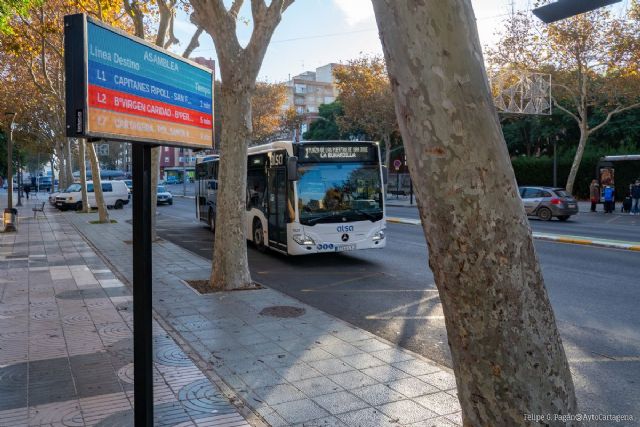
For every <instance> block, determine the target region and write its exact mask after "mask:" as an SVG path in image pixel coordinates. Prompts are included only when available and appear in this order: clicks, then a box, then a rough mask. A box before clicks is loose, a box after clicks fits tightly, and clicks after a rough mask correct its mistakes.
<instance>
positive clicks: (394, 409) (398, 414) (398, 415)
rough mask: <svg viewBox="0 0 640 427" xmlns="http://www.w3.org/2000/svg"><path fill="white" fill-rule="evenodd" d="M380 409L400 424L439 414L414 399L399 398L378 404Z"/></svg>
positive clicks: (422, 419)
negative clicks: (395, 400)
mask: <svg viewBox="0 0 640 427" xmlns="http://www.w3.org/2000/svg"><path fill="white" fill-rule="evenodd" d="M378 408H379V409H380V411H382V412H383V413H384V414H385V415H387V416H388V417H389V418H391V419H392V420H396V422H398V423H400V424H411V423H416V422H418V421H424V420H427V419H430V418H435V417H437V416H438V414H436V413H435V412H433V411H430V410H428V409H426V408H424V407H422V406H420V405H418V404H417V403H416V402H414V401H412V400H399V401H397V402H391V403H387V404H384V405H380V406H378Z"/></svg>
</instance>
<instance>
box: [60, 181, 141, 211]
mask: <svg viewBox="0 0 640 427" xmlns="http://www.w3.org/2000/svg"><path fill="white" fill-rule="evenodd" d="M102 194H103V195H104V202H105V203H106V205H107V207H108V208H109V207H113V208H114V209H122V208H123V206H124V205H126V204H128V203H129V198H130V193H129V188H127V184H125V182H124V181H104V182H102ZM87 195H88V198H89V205H91V206H95V205H96V195H95V193H94V192H93V181H87ZM55 205H56V207H57V208H58V209H60V210H67V209H76V210H79V209H81V208H82V189H81V186H80V184H78V183H76V184H71V185H70V186H69V187H67V189H66V190H65V191H62V192H60V193H57V194H56V198H55Z"/></svg>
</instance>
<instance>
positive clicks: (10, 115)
mask: <svg viewBox="0 0 640 427" xmlns="http://www.w3.org/2000/svg"><path fill="white" fill-rule="evenodd" d="M4 115H5V117H7V119H9V120H10V125H9V140H8V141H7V178H8V179H9V183H8V185H7V190H8V194H7V208H6V209H5V210H4V217H3V220H2V222H3V223H4V231H5V232H7V231H16V225H15V214H16V211H15V210H14V209H13V127H14V120H15V118H16V113H14V112H10V111H7V112H5V113H4Z"/></svg>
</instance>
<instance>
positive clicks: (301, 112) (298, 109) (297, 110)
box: [296, 107, 304, 114]
mask: <svg viewBox="0 0 640 427" xmlns="http://www.w3.org/2000/svg"><path fill="white" fill-rule="evenodd" d="M296 113H298V114H304V107H296Z"/></svg>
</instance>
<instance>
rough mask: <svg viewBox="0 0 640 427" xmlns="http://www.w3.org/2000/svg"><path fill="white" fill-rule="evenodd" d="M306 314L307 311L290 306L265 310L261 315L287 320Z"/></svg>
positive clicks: (272, 307) (278, 306)
mask: <svg viewBox="0 0 640 427" xmlns="http://www.w3.org/2000/svg"><path fill="white" fill-rule="evenodd" d="M305 312H306V310H305V309H304V308H300V307H293V306H290V305H274V306H271V307H266V308H263V309H262V311H261V312H260V315H261V316H271V317H279V318H283V319H286V318H291V317H300V316H302V315H303V314H304V313H305Z"/></svg>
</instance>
